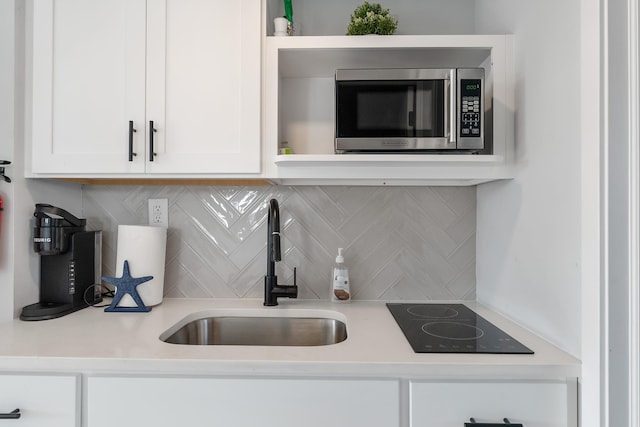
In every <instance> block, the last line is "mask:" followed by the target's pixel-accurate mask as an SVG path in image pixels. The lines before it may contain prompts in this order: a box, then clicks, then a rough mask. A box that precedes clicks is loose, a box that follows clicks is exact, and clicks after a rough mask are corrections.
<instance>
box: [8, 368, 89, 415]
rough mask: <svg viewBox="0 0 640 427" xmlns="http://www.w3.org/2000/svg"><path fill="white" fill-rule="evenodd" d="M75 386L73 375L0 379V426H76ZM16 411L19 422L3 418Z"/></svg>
mask: <svg viewBox="0 0 640 427" xmlns="http://www.w3.org/2000/svg"><path fill="white" fill-rule="evenodd" d="M78 384H79V381H78V377H77V376H75V375H65V376H54V375H13V374H12V375H0V426H4V425H7V426H14V425H15V426H16V427H17V426H19V427H42V426H46V427H76V426H78V425H79V424H78V422H79V420H80V417H79V414H80V408H79V405H78V401H79V398H78ZM16 409H18V410H19V413H20V418H17V419H16V418H7V415H9V414H11V413H12V412H13V411H15V410H16ZM14 414H15V413H14Z"/></svg>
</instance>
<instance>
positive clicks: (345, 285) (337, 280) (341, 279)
mask: <svg viewBox="0 0 640 427" xmlns="http://www.w3.org/2000/svg"><path fill="white" fill-rule="evenodd" d="M342 250H343V249H342V248H338V256H337V257H336V265H335V266H334V267H333V274H332V275H331V301H332V302H341V303H344V302H349V301H351V290H350V286H349V270H348V269H347V267H346V266H345V265H344V256H342Z"/></svg>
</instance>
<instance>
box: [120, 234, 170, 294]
mask: <svg viewBox="0 0 640 427" xmlns="http://www.w3.org/2000/svg"><path fill="white" fill-rule="evenodd" d="M166 248H167V229H166V228H165V227H152V226H148V225H119V226H118V244H117V249H116V254H117V255H116V259H117V261H116V277H122V270H123V266H124V261H125V260H127V261H128V262H129V273H130V274H131V276H132V277H143V276H153V279H151V280H149V281H148V282H144V283H141V284H140V285H138V287H137V288H136V290H137V291H138V294H139V295H140V298H142V302H144V305H145V306H147V307H151V306H154V305H158V304H160V303H161V302H162V295H163V292H164V262H165V257H166V251H167V250H166ZM135 306H136V303H135V302H134V301H133V299H132V298H131V296H130V295H124V297H123V298H122V300H121V301H120V303H119V304H118V307H135Z"/></svg>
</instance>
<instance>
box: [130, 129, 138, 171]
mask: <svg viewBox="0 0 640 427" xmlns="http://www.w3.org/2000/svg"><path fill="white" fill-rule="evenodd" d="M134 132H136V130H135V129H134V128H133V120H129V161H130V162H133V156H137V154H136V153H134V152H133V133H134Z"/></svg>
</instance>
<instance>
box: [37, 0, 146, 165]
mask: <svg viewBox="0 0 640 427" xmlns="http://www.w3.org/2000/svg"><path fill="white" fill-rule="evenodd" d="M145 13H146V11H145V0H109V1H104V0H41V1H40V0H39V1H35V2H33V82H32V84H33V103H32V106H33V111H32V153H31V157H32V172H34V173H63V174H67V175H69V174H74V173H83V174H95V173H131V172H141V171H143V170H144V163H145V161H144V146H145V144H144V137H145V135H144V123H145V120H144V117H145V105H144V102H145V99H144V94H145ZM129 121H132V122H133V126H134V128H135V129H137V132H135V133H134V134H133V135H134V138H133V151H134V152H137V154H138V155H137V156H132V157H133V159H132V161H129Z"/></svg>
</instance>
